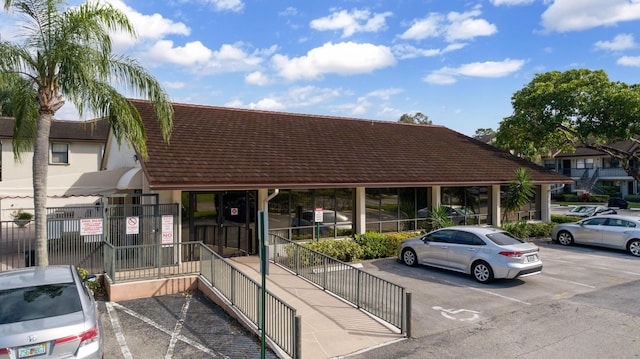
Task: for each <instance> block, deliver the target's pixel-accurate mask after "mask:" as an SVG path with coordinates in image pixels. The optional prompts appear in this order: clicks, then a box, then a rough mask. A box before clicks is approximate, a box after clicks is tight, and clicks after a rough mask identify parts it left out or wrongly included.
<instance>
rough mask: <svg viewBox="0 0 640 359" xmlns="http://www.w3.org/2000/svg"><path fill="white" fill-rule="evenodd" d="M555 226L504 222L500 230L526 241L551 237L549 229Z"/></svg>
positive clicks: (553, 224) (545, 223) (551, 224)
mask: <svg viewBox="0 0 640 359" xmlns="http://www.w3.org/2000/svg"><path fill="white" fill-rule="evenodd" d="M555 225H556V223H553V222H549V223H547V222H527V221H525V220H521V221H518V222H506V223H504V224H503V225H502V229H504V230H505V231H507V232H509V233H511V234H513V235H514V236H516V237H518V238H521V239H526V238H536V237H548V236H549V235H551V229H552V228H553V226H555Z"/></svg>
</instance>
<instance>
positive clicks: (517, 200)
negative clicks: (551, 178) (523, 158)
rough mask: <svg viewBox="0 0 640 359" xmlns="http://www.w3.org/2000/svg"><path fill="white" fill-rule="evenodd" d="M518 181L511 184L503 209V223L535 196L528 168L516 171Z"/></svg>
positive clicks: (503, 202)
mask: <svg viewBox="0 0 640 359" xmlns="http://www.w3.org/2000/svg"><path fill="white" fill-rule="evenodd" d="M515 175H516V179H515V180H514V181H511V182H509V186H508V188H507V193H505V197H504V200H503V201H502V207H503V208H504V215H503V221H506V220H507V215H508V214H509V213H513V212H515V211H517V210H519V209H520V208H522V206H524V205H525V204H527V203H528V202H529V201H530V200H531V198H532V197H533V195H534V194H535V189H534V184H533V182H531V180H530V178H529V173H528V172H527V169H526V168H523V167H521V168H518V169H516V171H515Z"/></svg>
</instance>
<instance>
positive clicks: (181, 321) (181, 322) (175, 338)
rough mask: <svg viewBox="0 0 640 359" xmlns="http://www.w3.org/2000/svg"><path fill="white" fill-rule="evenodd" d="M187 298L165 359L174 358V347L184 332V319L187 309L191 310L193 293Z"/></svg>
mask: <svg viewBox="0 0 640 359" xmlns="http://www.w3.org/2000/svg"><path fill="white" fill-rule="evenodd" d="M186 298H187V300H185V302H184V304H183V305H182V310H181V311H180V319H178V321H177V322H176V327H175V328H173V333H171V340H170V341H169V347H168V348H167V354H166V355H165V356H164V357H165V359H171V358H173V349H174V348H175V347H176V343H177V342H178V336H179V335H180V333H181V332H182V326H183V325H184V320H185V318H186V317H187V311H189V303H191V295H190V294H189V295H187V296H186Z"/></svg>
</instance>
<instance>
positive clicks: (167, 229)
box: [162, 216, 173, 246]
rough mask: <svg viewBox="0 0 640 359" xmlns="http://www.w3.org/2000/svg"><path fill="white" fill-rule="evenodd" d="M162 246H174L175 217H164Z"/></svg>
mask: <svg viewBox="0 0 640 359" xmlns="http://www.w3.org/2000/svg"><path fill="white" fill-rule="evenodd" d="M162 244H163V246H167V245H172V244H173V216H162Z"/></svg>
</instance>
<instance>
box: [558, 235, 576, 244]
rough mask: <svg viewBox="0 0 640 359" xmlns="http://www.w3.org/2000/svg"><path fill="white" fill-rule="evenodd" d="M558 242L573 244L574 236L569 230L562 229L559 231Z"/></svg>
mask: <svg viewBox="0 0 640 359" xmlns="http://www.w3.org/2000/svg"><path fill="white" fill-rule="evenodd" d="M558 243H560V244H562V245H563V246H568V245H571V244H572V243H573V236H572V235H571V233H569V232H567V231H562V232H560V233H558Z"/></svg>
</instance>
